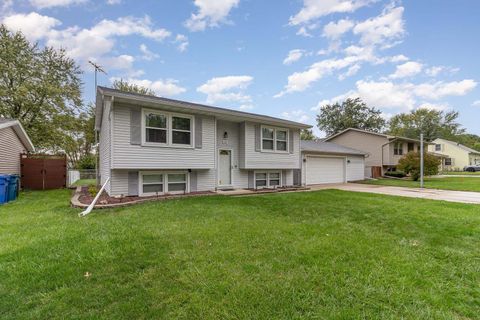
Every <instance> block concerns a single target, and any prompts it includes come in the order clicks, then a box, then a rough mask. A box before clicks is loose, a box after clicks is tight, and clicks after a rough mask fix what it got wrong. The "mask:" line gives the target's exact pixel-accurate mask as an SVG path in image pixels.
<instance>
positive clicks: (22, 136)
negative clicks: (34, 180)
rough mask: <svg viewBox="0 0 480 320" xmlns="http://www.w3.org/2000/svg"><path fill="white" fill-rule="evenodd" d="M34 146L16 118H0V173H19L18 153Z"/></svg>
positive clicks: (29, 150) (32, 148) (31, 149)
mask: <svg viewBox="0 0 480 320" xmlns="http://www.w3.org/2000/svg"><path fill="white" fill-rule="evenodd" d="M34 151H35V148H34V146H33V144H32V141H30V138H29V137H28V135H27V133H26V132H25V130H24V129H23V127H22V125H21V124H20V122H19V121H18V120H13V119H5V118H0V174H18V175H19V174H20V155H21V154H22V153H27V152H34Z"/></svg>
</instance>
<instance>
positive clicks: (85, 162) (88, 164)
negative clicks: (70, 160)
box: [76, 154, 96, 169]
mask: <svg viewBox="0 0 480 320" xmlns="http://www.w3.org/2000/svg"><path fill="white" fill-rule="evenodd" d="M95 164H96V159H95V155H93V154H87V155H84V156H82V157H81V158H80V160H78V162H77V165H76V167H77V169H95Z"/></svg>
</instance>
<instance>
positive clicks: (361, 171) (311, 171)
mask: <svg viewBox="0 0 480 320" xmlns="http://www.w3.org/2000/svg"><path fill="white" fill-rule="evenodd" d="M301 148H302V170H301V182H302V184H303V185H315V184H328V183H345V182H349V181H358V180H363V179H364V177H365V153H363V152H362V151H359V150H355V149H351V148H346V147H343V146H340V145H337V144H335V143H331V142H322V141H318V142H317V141H302V142H301Z"/></svg>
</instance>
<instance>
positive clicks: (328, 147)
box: [300, 140, 367, 155]
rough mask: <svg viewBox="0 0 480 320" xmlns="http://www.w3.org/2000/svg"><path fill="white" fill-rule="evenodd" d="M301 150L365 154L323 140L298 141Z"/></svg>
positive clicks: (364, 153)
mask: <svg viewBox="0 0 480 320" xmlns="http://www.w3.org/2000/svg"><path fill="white" fill-rule="evenodd" d="M300 149H301V151H310V152H320V153H334V154H357V155H366V154H367V153H366V152H363V151H360V150H356V149H352V148H347V147H344V146H341V145H339V144H336V143H332V142H325V141H304V140H302V141H301V142H300Z"/></svg>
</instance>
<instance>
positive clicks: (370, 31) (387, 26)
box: [353, 5, 405, 48]
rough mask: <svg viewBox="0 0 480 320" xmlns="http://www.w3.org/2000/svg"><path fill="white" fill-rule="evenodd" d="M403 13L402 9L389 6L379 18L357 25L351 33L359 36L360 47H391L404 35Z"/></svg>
mask: <svg viewBox="0 0 480 320" xmlns="http://www.w3.org/2000/svg"><path fill="white" fill-rule="evenodd" d="M403 11H404V8H403V7H394V6H392V5H389V6H387V7H386V8H385V9H384V10H383V12H382V14H380V15H379V16H377V17H374V18H370V19H367V20H365V21H363V22H360V23H357V25H355V27H354V28H353V33H354V34H357V35H359V36H360V43H361V44H362V45H380V46H381V47H382V48H388V47H391V46H393V45H395V44H396V43H398V41H399V40H400V39H401V38H402V37H403V35H404V34H405V29H404V21H403Z"/></svg>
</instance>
